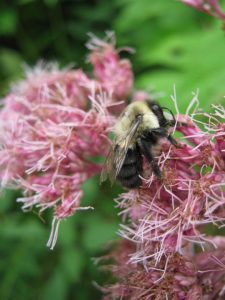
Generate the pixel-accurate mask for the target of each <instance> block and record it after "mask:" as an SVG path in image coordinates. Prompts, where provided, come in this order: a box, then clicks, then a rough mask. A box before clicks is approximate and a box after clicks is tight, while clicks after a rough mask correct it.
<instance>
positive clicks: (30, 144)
mask: <svg viewBox="0 0 225 300" xmlns="http://www.w3.org/2000/svg"><path fill="white" fill-rule="evenodd" d="M94 41H96V42H98V43H100V44H101V41H100V40H98V39H97V38H93V41H92V42H91V43H92V44H93V43H94ZM102 45H104V46H102V47H101V49H100V48H98V47H97V48H96V49H94V48H93V49H92V52H91V53H90V57H91V58H92V59H90V61H91V62H92V64H93V67H94V70H95V71H94V73H95V75H96V76H93V77H90V76H87V75H86V74H85V73H84V72H83V71H82V70H80V69H78V70H70V69H65V70H59V69H58V67H57V65H54V64H48V65H44V64H43V63H40V64H39V65H37V67H36V68H35V69H34V70H29V69H28V70H27V72H26V78H25V80H23V81H21V82H19V83H17V84H16V85H14V87H13V88H12V90H11V92H10V93H9V94H8V95H7V96H6V97H5V99H3V103H4V107H3V109H2V110H1V112H0V144H1V148H0V178H1V184H2V186H3V187H4V186H10V187H15V188H19V189H22V190H23V197H21V198H19V199H17V201H18V202H21V203H22V204H23V209H24V210H27V209H31V208H32V207H33V206H36V207H37V208H39V210H40V213H41V212H42V211H44V210H45V209H47V208H52V209H53V210H54V220H53V227H52V233H51V236H50V239H49V243H48V245H49V246H50V247H51V248H53V247H54V245H55V242H56V238H57V231H58V225H59V222H60V221H61V220H62V219H64V218H67V217H69V216H71V215H73V214H74V213H75V212H76V211H77V210H79V209H86V208H83V207H82V206H80V202H81V198H82V194H83V193H82V184H83V183H84V182H85V181H86V180H87V179H88V178H90V177H91V176H93V175H96V174H98V173H99V172H100V171H101V165H99V164H96V163H94V162H93V159H94V158H95V157H97V156H106V154H107V152H108V148H109V145H110V141H109V139H108V133H109V131H110V128H111V126H112V125H113V124H114V122H115V117H114V116H113V115H112V113H111V112H110V108H112V107H116V106H117V103H118V104H119V106H120V105H121V103H120V100H122V101H123V102H124V101H126V100H127V98H126V95H128V94H129V92H130V90H131V87H132V76H133V75H132V72H131V68H130V64H129V62H128V61H124V60H120V58H119V55H118V53H117V51H116V50H115V48H114V45H112V44H107V43H106V42H102ZM99 55H100V56H101V64H102V66H103V70H102V72H103V73H101V72H100V71H97V70H99V61H98V59H97V57H99ZM94 58H96V59H94ZM104 68H105V70H104ZM109 70H111V71H112V70H113V77H110V76H108V77H107V74H106V73H107V72H108V71H109ZM111 71H110V72H111ZM110 72H109V73H110ZM124 72H125V73H124ZM104 74H105V75H104ZM108 75H109V74H108ZM111 75H112V74H111ZM123 76H128V78H130V79H129V80H128V81H127V83H128V82H129V83H128V84H127V86H126V87H125V86H124V85H123V80H124V77H123ZM112 78H113V81H114V83H113V84H112V85H111V83H112ZM126 80H127V79H126ZM109 86H110V88H109ZM114 95H115V96H114ZM117 110H118V108H117ZM87 208H89V207H87Z"/></svg>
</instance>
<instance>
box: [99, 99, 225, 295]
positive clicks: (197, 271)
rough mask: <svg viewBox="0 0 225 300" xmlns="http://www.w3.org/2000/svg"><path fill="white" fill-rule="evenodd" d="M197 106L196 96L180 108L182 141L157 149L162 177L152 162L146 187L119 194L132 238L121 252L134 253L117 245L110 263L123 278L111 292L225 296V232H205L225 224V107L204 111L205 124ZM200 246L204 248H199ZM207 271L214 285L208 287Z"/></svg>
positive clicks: (123, 226)
mask: <svg viewBox="0 0 225 300" xmlns="http://www.w3.org/2000/svg"><path fill="white" fill-rule="evenodd" d="M173 100H174V101H175V100H176V99H175V97H174V96H173ZM196 105H198V99H197V95H195V97H194V98H193V100H192V101H191V102H190V105H189V107H188V109H187V113H186V115H180V114H179V112H178V115H177V117H176V119H177V121H178V123H177V128H176V129H177V131H179V132H180V133H182V134H183V136H182V137H181V138H180V141H179V147H178V148H175V147H174V146H171V145H170V144H169V142H168V141H165V142H162V143H161V145H160V149H157V152H158V164H159V166H160V168H161V171H162V173H163V179H162V180H159V179H157V178H156V177H155V176H154V175H153V174H152V172H151V170H150V168H149V165H148V164H146V165H145V166H144V170H145V173H144V174H143V178H142V187H141V188H140V189H136V190H130V191H128V192H125V193H123V194H121V195H120V196H119V197H118V198H117V199H116V203H117V206H118V207H119V209H120V215H121V216H122V218H123V219H122V220H123V224H121V229H120V231H119V233H120V235H121V236H122V238H124V239H125V240H126V241H127V243H128V244H127V243H125V244H123V243H122V244H121V245H122V246H120V247H122V249H121V250H120V251H122V252H125V251H128V252H127V254H126V255H123V259H122V260H120V257H121V256H120V255H119V254H118V250H117V252H116V253H115V252H112V257H113V258H114V259H115V265H113V266H112V267H110V268H111V269H112V272H113V274H114V275H115V277H118V279H119V280H118V282H117V283H116V284H115V285H111V286H108V287H106V288H105V290H104V289H103V291H104V292H106V293H107V296H106V298H105V299H121V298H122V299H152V300H153V299H154V300H155V299H176V300H184V299H185V300H186V299H189V300H198V299H207V300H208V299H209V300H210V299H217V298H215V296H218V297H219V296H220V295H222V296H221V297H224V295H225V287H224V286H223V285H224V283H223V282H224V280H225V264H224V263H225V256H224V239H223V238H222V237H219V236H217V237H214V238H210V237H207V235H206V234H205V232H204V228H205V226H206V225H211V226H214V227H215V228H217V230H218V232H219V229H220V228H222V227H224V224H225V212H224V207H225V159H224V138H225V130H224V124H225V109H224V108H223V107H222V106H219V105H218V106H214V113H212V114H210V115H209V114H204V113H201V114H203V115H204V117H206V118H208V121H207V122H206V123H203V122H202V121H201V119H200V118H199V115H200V113H199V112H198V110H197V109H196V108H195V109H194V111H193V112H192V113H191V110H192V107H194V106H196ZM175 106H176V108H177V104H176V103H175ZM198 124H201V126H199V125H198ZM124 245H125V246H124ZM127 245H129V247H128V246H127ZM124 247H125V248H124ZM194 247H198V248H199V250H201V252H200V253H199V254H196V253H195V251H194V249H195V248H194ZM206 274H207V275H206ZM207 276H208V277H207ZM206 278H209V279H210V282H211V290H207V287H204V285H206V282H205V280H206ZM216 282H218V285H217V284H216ZM218 299H220V298H218ZM221 299H224V298H221Z"/></svg>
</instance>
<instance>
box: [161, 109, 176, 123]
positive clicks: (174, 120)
mask: <svg viewBox="0 0 225 300" xmlns="http://www.w3.org/2000/svg"><path fill="white" fill-rule="evenodd" d="M162 109H166V110H168V111H169V112H170V114H171V116H172V117H173V122H174V124H176V119H175V116H174V114H173V112H172V110H170V109H169V108H167V107H162Z"/></svg>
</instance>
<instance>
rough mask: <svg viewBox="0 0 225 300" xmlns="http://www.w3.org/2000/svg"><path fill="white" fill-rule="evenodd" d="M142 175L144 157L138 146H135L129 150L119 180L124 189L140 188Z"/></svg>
mask: <svg viewBox="0 0 225 300" xmlns="http://www.w3.org/2000/svg"><path fill="white" fill-rule="evenodd" d="M140 174H142V156H141V154H140V151H139V148H138V146H134V147H133V148H130V149H128V151H127V155H126V157H125V160H124V163H123V166H122V168H121V170H120V172H119V174H118V176H117V179H118V181H120V183H121V184H122V185H123V186H124V187H127V188H138V187H139V186H140V185H141V178H140V177H139V175H140Z"/></svg>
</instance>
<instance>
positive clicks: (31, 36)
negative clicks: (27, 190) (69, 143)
mask: <svg viewBox="0 0 225 300" xmlns="http://www.w3.org/2000/svg"><path fill="white" fill-rule="evenodd" d="M105 30H114V31H115V33H116V37H117V42H118V46H124V45H126V46H131V47H133V48H135V49H136V53H135V55H132V56H131V55H129V58H130V59H131V61H132V63H133V66H134V72H135V75H136V82H135V85H136V87H137V88H144V89H154V90H155V91H157V92H163V93H164V94H163V96H162V98H161V102H162V103H163V102H164V103H166V104H167V106H170V107H172V102H171V101H170V100H169V99H170V95H171V94H172V93H173V85H174V84H175V85H176V91H177V99H178V101H179V103H178V104H179V107H180V108H181V111H184V110H185V107H186V106H187V104H188V102H189V100H190V99H191V97H192V95H191V93H192V91H196V90H197V89H199V90H200V100H201V106H202V107H203V108H204V109H205V110H208V109H209V104H210V103H214V102H221V101H222V100H223V99H224V98H223V96H224V94H225V93H224V70H225V60H224V59H223V56H224V53H225V43H224V32H223V31H222V30H221V24H220V22H219V21H217V20H213V19H212V18H210V17H208V16H206V15H203V14H201V13H199V12H196V11H194V10H192V9H191V8H188V7H185V6H184V5H182V4H181V3H179V2H177V1H168V0H160V1H154V0H139V1H135V0H115V1H104V0H88V1H82V0H74V1H72V0H70V1H69V0H64V1H63V0H14V1H10V2H9V1H4V0H1V2H0V94H1V95H4V94H6V93H7V90H8V89H9V86H10V84H11V83H12V82H15V80H16V79H18V78H20V77H21V76H22V71H21V65H22V64H23V63H25V62H26V63H28V64H31V65H33V64H35V62H36V61H37V60H39V59H41V58H42V59H45V60H56V61H58V62H59V63H60V65H62V66H64V65H66V64H69V63H71V62H72V63H74V65H75V66H79V67H80V66H81V67H84V68H85V69H86V70H88V69H89V66H88V65H87V64H85V63H84V61H85V56H86V53H87V51H86V50H85V46H84V44H85V42H86V41H87V35H86V33H87V32H93V33H95V34H96V35H98V36H100V37H103V36H104V31H105ZM119 191H120V189H119V188H118V187H117V186H113V188H111V187H110V186H109V185H107V184H106V185H104V186H102V187H99V180H98V178H93V179H91V180H89V181H88V182H87V183H86V184H85V185H84V195H85V196H84V199H83V203H82V205H92V206H94V207H95V210H94V211H83V212H78V213H77V214H76V215H75V216H74V217H71V218H70V219H69V220H67V221H64V222H62V223H61V226H60V231H59V237H58V242H57V245H56V247H55V249H54V251H50V250H49V249H47V248H46V246H45V245H46V242H47V240H48V235H49V232H50V227H51V215H50V214H48V213H47V214H45V215H44V216H43V219H44V220H45V222H43V220H41V219H40V218H38V215H37V213H35V212H29V213H26V214H23V213H22V212H21V211H20V205H19V204H17V203H16V201H15V199H16V197H17V196H18V193H17V192H12V191H5V192H4V193H3V194H2V197H1V198H2V199H1V201H0V239H1V243H0V278H1V281H0V299H2V300H9V299H13V300H14V299H17V300H22V299H23V300H24V299H25V300H27V299H43V300H50V299H54V300H61V299H77V300H83V299H85V300H86V299H100V298H101V296H100V295H101V293H100V292H99V291H98V290H97V289H96V288H95V287H94V285H93V283H92V282H93V281H96V282H98V283H100V284H102V283H103V282H105V281H106V280H107V279H105V274H103V273H101V272H100V271H99V270H98V268H97V266H96V265H95V264H94V263H93V261H92V260H91V258H92V257H95V256H98V255H101V254H102V253H104V250H102V246H103V245H104V244H105V243H106V242H107V241H110V240H112V239H115V238H116V231H117V229H118V224H119V218H118V216H117V211H116V209H115V208H114V203H113V198H115V197H116V195H118V193H119Z"/></svg>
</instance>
